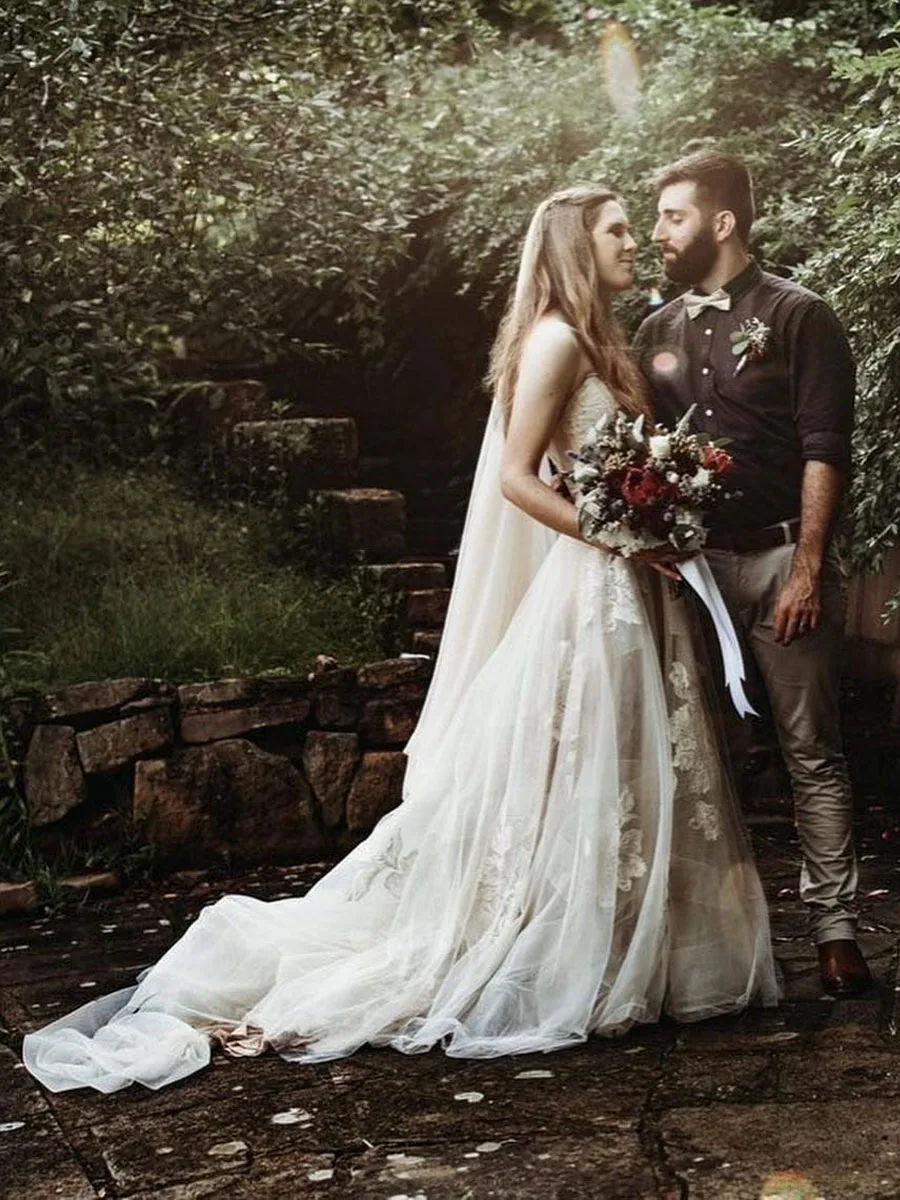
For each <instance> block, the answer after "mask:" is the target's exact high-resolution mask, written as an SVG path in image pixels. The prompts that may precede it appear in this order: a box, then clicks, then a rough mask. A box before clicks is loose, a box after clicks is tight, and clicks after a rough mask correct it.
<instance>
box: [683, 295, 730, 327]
mask: <svg viewBox="0 0 900 1200" xmlns="http://www.w3.org/2000/svg"><path fill="white" fill-rule="evenodd" d="M684 307H685V308H686V309H687V315H688V316H689V317H690V319H691V320H692V321H693V319H694V317H699V316H700V314H701V313H702V312H703V310H704V309H705V308H719V309H721V310H722V312H728V310H729V309H730V308H731V296H729V294H728V292H726V291H725V289H724V288H719V290H718V291H717V292H713V293H712V295H711V296H703V295H701V293H700V292H685V293H684Z"/></svg>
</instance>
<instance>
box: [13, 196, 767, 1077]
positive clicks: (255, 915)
mask: <svg viewBox="0 0 900 1200" xmlns="http://www.w3.org/2000/svg"><path fill="white" fill-rule="evenodd" d="M633 269H634V239H633V238H632V236H631V232H630V229H629V226H628V223H627V219H626V216H625V213H624V211H623V209H622V206H621V204H620V202H619V200H618V198H617V197H616V195H615V194H614V193H613V192H612V191H610V190H609V189H608V188H606V187H603V186H599V185H597V186H580V187H576V188H571V189H568V190H565V191H561V192H558V193H556V194H555V195H553V196H551V197H550V198H549V199H548V200H546V201H544V202H543V203H542V204H541V205H540V206H539V207H538V209H537V211H536V213H535V214H534V217H533V219H532V222H531V226H530V228H529V232H528V236H527V239H526V242H525V247H524V252H523V255H522V262H521V266H520V269H519V276H518V282H517V285H516V289H515V294H514V296H513V298H512V301H511V303H510V306H509V309H508V311H507V314H506V317H505V319H504V322H503V325H502V327H501V330H500V334H499V336H498V338H497V342H496V344H495V346H494V350H493V356H492V362H491V373H490V377H491V382H492V384H493V386H494V390H495V399H494V406H493V410H492V412H491V417H490V420H489V423H488V428H487V432H486V434H485V438H484V443H483V446H482V451H481V457H480V459H479V464H478V469H477V472H476V477H475V483H474V488H473V492H472V498H471V500H470V505H469V511H468V516H467V518H466V527H465V532H464V536H463V542H462V547H461V553H460V562H459V569H458V572H457V581H456V585H455V588H454V592H453V597H452V601H451V605H450V611H449V616H448V622H447V627H446V631H445V636H444V640H443V644H442V647H441V652H440V656H439V658H438V662H437V666H436V671H435V677H434V680H433V683H432V686H431V689H430V691H429V695H428V699H427V701H426V704H425V708H424V711H423V713H422V717H421V721H420V723H419V726H418V728H417V730H416V732H415V734H414V736H413V738H412V740H411V742H410V744H409V746H408V748H407V754H408V756H409V767H408V772H407V777H406V783H405V794H404V802H403V804H402V805H401V806H400V807H399V808H398V809H396V810H395V811H394V812H392V813H390V814H389V815H388V816H386V817H385V818H384V819H383V820H382V821H381V822H380V824H379V825H378V826H377V827H376V829H375V830H374V832H373V833H372V834H371V835H370V837H369V838H368V839H367V840H366V841H365V842H364V843H363V844H362V845H360V846H359V847H357V849H356V850H354V851H353V852H352V853H351V854H349V855H348V856H347V857H346V858H345V859H344V860H343V861H342V862H340V863H339V864H338V865H337V866H336V867H334V868H333V869H332V870H331V871H330V872H329V873H328V874H327V875H326V876H325V877H324V878H323V879H322V880H320V882H319V883H318V884H316V886H315V887H314V888H313V889H312V890H311V891H310V892H309V893H308V894H307V895H306V896H305V897H302V898H292V899H287V900H278V901H273V902H269V903H266V902H263V901H260V900H256V899H253V898H251V897H248V896H225V897H224V898H223V899H221V900H219V901H218V902H217V903H215V904H213V905H211V906H209V907H208V908H207V909H205V910H204V911H203V912H202V913H201V915H200V916H199V918H198V919H197V920H196V921H195V923H194V924H193V925H192V926H191V927H190V928H189V929H188V930H187V931H186V933H185V934H184V935H183V937H182V938H181V939H180V940H179V941H178V942H177V943H176V944H175V945H174V946H173V947H172V948H171V949H170V950H169V951H168V952H167V953H166V954H165V955H164V956H163V957H162V958H161V959H160V961H159V962H158V963H157V964H156V965H155V966H153V967H151V968H149V969H148V970H146V971H145V972H144V973H143V974H142V976H141V977H140V978H139V982H138V984H137V986H136V987H132V988H128V989H126V990H124V991H120V992H116V993H114V994H113V995H110V996H107V997H104V998H101V999H99V1000H96V1001H94V1002H92V1003H90V1004H87V1005H85V1006H84V1007H83V1008H80V1009H78V1010H77V1011H76V1012H74V1013H72V1014H70V1015H69V1016H66V1017H64V1018H62V1019H61V1020H58V1021H56V1022H54V1023H53V1024H51V1025H48V1026H47V1027H46V1028H44V1029H41V1030H38V1031H37V1032H35V1033H32V1034H29V1035H28V1036H27V1037H26V1038H25V1042H24V1051H23V1056H24V1061H25V1065H26V1067H27V1068H28V1070H29V1071H31V1073H32V1074H33V1075H35V1076H36V1077H37V1078H38V1079H39V1080H40V1081H41V1082H42V1083H44V1084H45V1085H46V1086H47V1087H48V1088H50V1089H51V1090H53V1091H62V1090H64V1089H68V1088H76V1087H82V1086H89V1087H94V1088H97V1089H99V1090H100V1091H104V1092H111V1091H114V1090H116V1089H118V1088H121V1087H125V1086H126V1085H128V1084H129V1083H132V1082H135V1081H137V1082H139V1083H142V1084H144V1085H145V1086H147V1087H151V1088H158V1087H162V1086H163V1085H165V1084H168V1083H172V1082H173V1081H174V1080H177V1079H180V1078H182V1077H184V1076H186V1075H188V1074H190V1073H191V1072H192V1071H196V1070H199V1069H200V1068H202V1067H203V1066H205V1065H206V1064H207V1063H208V1062H209V1058H210V1052H211V1046H212V1045H213V1044H216V1043H218V1044H220V1045H221V1046H222V1047H224V1049H225V1051H226V1052H228V1053H231V1054H235V1055H245V1054H258V1053H261V1052H262V1051H264V1050H267V1049H273V1050H275V1051H277V1052H278V1053H279V1054H280V1055H282V1056H283V1057H284V1058H286V1059H290V1060H292V1061H297V1062H315V1061H321V1060H324V1059H330V1058H336V1057H340V1056H342V1055H347V1054H350V1053H352V1052H353V1051H354V1050H356V1049H357V1048H358V1047H360V1046H362V1045H364V1044H365V1043H370V1044H372V1045H376V1046H393V1047H394V1048H396V1049H397V1050H401V1051H403V1052H404V1053H407V1054H411V1053H416V1052H419V1051H424V1050H427V1049H429V1048H430V1047H432V1046H434V1045H435V1044H436V1043H440V1044H442V1045H443V1047H444V1049H445V1050H446V1052H447V1053H448V1054H451V1055H456V1056H460V1057H471V1058H476V1057H488V1056H491V1055H499V1054H523V1053H528V1052H532V1051H536V1050H552V1049H556V1048H558V1047H562V1046H567V1045H572V1044H575V1043H578V1042H582V1041H584V1039H585V1038H586V1037H587V1036H588V1035H589V1034H592V1033H595V1034H617V1033H621V1032H622V1031H624V1030H626V1029H628V1028H629V1027H630V1026H631V1025H633V1024H634V1023H635V1022H641V1021H654V1020H656V1019H657V1018H658V1017H659V1016H660V1014H661V1013H662V1012H663V1011H665V1012H667V1013H669V1014H670V1015H671V1016H673V1017H674V1018H676V1019H677V1020H679V1021H695V1020H699V1019H701V1018H704V1017H711V1016H714V1015H716V1014H719V1013H725V1012H731V1011H734V1010H738V1009H741V1008H743V1007H744V1006H745V1005H747V1004H749V1003H750V1002H751V1001H756V1002H760V1003H763V1004H774V1003H776V1002H777V998H778V989H777V984H776V980H775V972H774V967H773V960H772V953H771V945H770V939H769V928H768V918H767V911H766V906H765V901H764V898H763V894H762V889H761V887H760V883H759V878H758V876H757V873H756V869H755V866H754V864H753V861H752V857H751V854H750V851H749V848H748V845H747V842H746V839H745V836H744V833H743V830H742V827H741V824H740V819H739V816H738V812H737V808H736V804H735V799H734V795H733V793H732V789H731V785H730V783H729V779H728V775H727V772H726V769H725V767H724V764H723V757H722V754H721V752H720V749H719V746H718V745H717V742H716V734H715V732H714V725H713V722H712V720H711V714H710V709H709V707H708V704H707V700H706V698H705V696H704V693H703V689H702V686H701V675H700V671H699V667H698V663H697V658H696V648H695V639H694V635H693V633H692V628H691V622H690V614H689V610H688V608H687V603H686V601H685V600H682V599H675V598H674V597H673V595H672V594H671V589H670V588H669V587H668V585H667V584H666V582H665V580H663V579H662V578H661V577H660V572H665V571H667V570H671V567H670V566H668V565H667V564H666V562H665V561H661V560H660V559H659V556H658V555H653V554H644V555H643V556H637V557H636V558H631V559H628V560H626V559H624V558H622V557H620V556H618V555H617V554H614V553H612V552H610V551H608V550H606V549H604V548H603V547H602V546H596V545H590V544H588V543H586V542H585V541H584V540H582V538H581V536H580V534H579V532H578V527H577V519H576V509H575V507H574V506H573V505H572V504H571V503H569V501H568V500H567V499H565V498H564V497H563V496H561V495H560V494H558V493H557V492H556V491H554V490H553V489H552V487H550V486H548V484H547V483H546V482H544V479H543V477H542V474H541V470H540V464H541V462H542V461H543V460H544V458H545V456H546V455H547V454H549V456H550V457H551V458H552V460H553V461H554V462H555V463H556V464H557V465H558V466H563V465H564V464H565V463H566V461H567V459H566V451H567V450H568V449H570V448H577V447H578V446H579V445H580V444H581V442H582V441H583V438H584V435H585V433H586V432H587V430H588V429H589V427H590V426H591V425H592V424H593V423H594V422H595V421H597V420H598V418H600V417H601V416H602V415H603V414H605V413H609V412H612V411H613V410H614V408H615V406H619V407H620V408H622V409H624V410H626V411H628V412H633V413H637V412H640V411H643V410H644V403H645V402H644V399H643V396H642V392H641V387H640V383H639V379H638V375H637V372H636V370H635V367H634V366H633V364H632V362H631V360H630V359H629V356H628V353H627V350H626V348H625V343H624V339H623V336H622V334H621V332H620V330H619V327H618V325H617V324H616V322H615V319H614V317H613V315H612V307H611V301H612V297H613V295H614V294H615V293H617V292H620V291H622V290H623V289H625V288H627V287H628V286H629V285H630V284H631V282H632V276H633ZM560 535H561V536H560ZM654 567H656V568H657V569H656V570H654V569H653V568H654Z"/></svg>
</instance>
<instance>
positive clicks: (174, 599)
mask: <svg viewBox="0 0 900 1200" xmlns="http://www.w3.org/2000/svg"><path fill="white" fill-rule="evenodd" d="M284 544H285V538H284V527H283V517H280V516H278V515H277V514H276V513H274V512H272V511H269V510H268V509H267V508H265V507H262V506H258V505H249V504H235V503H231V504H228V505H224V504H223V505H214V504H208V503H205V502H202V501H200V500H198V499H197V498H196V497H194V496H192V495H191V494H190V493H189V492H187V491H186V490H185V489H184V488H183V487H181V486H179V484H178V483H177V482H176V481H175V480H174V479H172V478H170V477H168V476H167V475H166V474H164V473H162V472H161V471H158V470H145V471H142V472H134V471H124V470H115V471H112V470H110V471H106V472H104V473H102V474H99V475H96V474H94V475H92V474H89V473H87V472H86V471H85V470H84V469H76V468H68V469H66V470H61V471H58V472H56V473H51V472H49V471H48V470H46V469H43V470H42V471H40V472H38V473H32V474H31V475H30V476H29V477H28V478H24V477H23V476H22V474H21V472H20V473H18V474H17V476H15V477H12V478H7V479H5V480H4V481H3V482H2V483H0V564H2V566H3V568H4V569H5V570H6V571H7V572H8V573H9V575H10V577H11V579H12V580H13V586H12V587H10V588H8V589H7V590H6V591H5V592H3V593H2V594H0V606H2V607H0V629H4V630H9V629H12V630H16V631H17V632H16V633H15V634H14V635H13V636H12V638H11V636H10V635H9V634H6V635H5V637H4V642H5V644H6V646H7V647H9V646H10V645H14V646H15V647H16V648H17V649H21V650H25V651H28V652H29V655H30V656H29V657H27V658H26V657H22V656H15V658H14V659H12V660H11V665H10V667H9V670H10V673H12V674H13V675H14V677H15V679H16V682H20V683H28V682H30V683H34V684H38V685H41V686H58V685H63V684H66V683H74V682H80V681H82V680H86V679H102V678H115V677H117V676H124V675H151V676H158V677H162V678H165V679H168V680H171V681H173V682H178V681H184V680H192V679H201V678H209V677H215V676H218V675H224V674H238V675H240V674H253V673H258V672H270V671H282V672H294V671H304V670H306V669H308V668H309V666H310V665H311V663H312V661H313V659H314V657H315V655H316V654H319V653H327V654H333V655H334V656H335V657H336V658H338V659H339V660H340V661H341V662H343V663H347V664H352V663H356V662H361V661H365V660H366V659H373V658H378V657H381V656H383V655H384V654H385V653H388V652H390V651H391V650H392V649H393V647H392V646H391V644H390V637H391V635H390V626H391V615H392V598H391V597H390V596H386V595H384V594H379V593H378V592H376V591H373V590H372V588H371V587H370V586H368V585H366V584H364V583H363V582H362V580H361V579H360V577H359V576H358V575H354V574H351V575H349V576H344V577H343V578H332V577H327V576H324V575H321V574H318V573H316V572H314V571H313V572H310V571H307V570H304V569H302V568H301V567H299V566H297V565H295V564H291V563H290V562H286V561H285V557H284V553H283V550H282V547H283V546H284ZM2 648H3V647H0V649H2Z"/></svg>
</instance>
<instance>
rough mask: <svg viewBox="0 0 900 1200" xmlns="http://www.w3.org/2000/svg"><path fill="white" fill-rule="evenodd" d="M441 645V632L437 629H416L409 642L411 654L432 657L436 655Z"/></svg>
mask: <svg viewBox="0 0 900 1200" xmlns="http://www.w3.org/2000/svg"><path fill="white" fill-rule="evenodd" d="M440 645H441V631H440V630H439V629H417V630H416V631H415V632H414V633H413V635H412V639H411V641H410V646H411V647H412V650H413V653H415V654H428V655H429V656H431V657H433V656H434V655H436V654H437V652H438V650H439V649H440Z"/></svg>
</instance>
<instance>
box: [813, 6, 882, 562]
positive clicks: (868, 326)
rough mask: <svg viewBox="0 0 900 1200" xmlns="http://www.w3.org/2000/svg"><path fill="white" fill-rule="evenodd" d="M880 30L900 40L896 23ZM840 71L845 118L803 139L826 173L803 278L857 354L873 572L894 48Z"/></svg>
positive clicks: (863, 530)
mask: <svg viewBox="0 0 900 1200" xmlns="http://www.w3.org/2000/svg"><path fill="white" fill-rule="evenodd" d="M886 33H887V34H889V35H892V36H893V39H894V41H895V42H896V41H900V24H897V25H895V26H893V27H892V28H891V29H890V30H888V31H886ZM885 40H887V38H886V39H885ZM838 69H839V72H840V74H841V75H843V76H844V77H845V78H847V79H849V80H850V81H851V91H850V93H849V95H848V103H847V106H846V114H845V115H844V116H843V118H842V119H840V120H838V119H835V120H833V121H831V122H829V123H828V124H827V125H824V126H822V127H820V128H819V129H817V130H815V131H814V132H813V133H811V134H810V135H809V136H808V137H806V138H804V139H803V140H802V142H801V143H800V145H801V147H802V149H803V151H804V153H809V152H812V153H813V154H815V155H816V156H821V155H822V154H823V153H824V154H826V155H827V157H828V161H829V164H830V167H831V174H830V179H829V181H828V189H827V192H826V190H825V189H824V188H820V189H818V193H815V192H814V193H813V194H812V196H811V199H812V201H813V202H815V201H816V200H818V202H819V203H820V204H822V205H823V207H826V208H827V211H828V212H829V227H828V237H827V240H826V241H825V242H824V244H823V245H822V246H821V248H820V249H818V250H817V251H816V253H814V254H813V255H811V257H810V258H809V260H808V261H807V263H806V264H805V266H804V269H803V271H802V272H801V274H800V278H801V280H802V281H803V282H804V283H807V284H808V285H809V286H810V287H813V288H816V289H818V290H820V291H822V292H824V293H825V294H826V295H827V296H828V297H829V298H830V299H831V300H832V301H833V302H834V304H835V305H836V307H837V308H838V310H839V311H840V312H841V314H842V316H843V318H844V321H845V323H846V326H847V329H848V332H849V335H850V338H851V341H852V343H853V346H854V349H855V351H856V354H857V358H858V364H859V370H860V392H859V406H858V415H857V428H856V444H855V449H856V474H855V479H854V483H853V491H852V497H851V505H850V509H851V515H852V528H853V542H854V545H853V549H854V552H855V557H856V559H857V561H858V562H860V563H861V564H864V565H867V566H872V567H874V568H876V569H877V568H878V567H880V565H881V562H882V559H883V555H884V553H885V551H887V550H888V549H890V548H891V546H893V545H896V543H897V542H898V541H900V504H898V480H900V443H898V440H897V436H896V427H897V416H898V396H900V120H898V118H900V49H898V48H897V47H896V45H895V46H893V47H892V48H890V49H887V50H885V51H882V52H878V53H874V54H872V55H869V56H865V57H859V56H856V55H848V56H847V57H846V59H845V60H843V61H842V62H839V64H838Z"/></svg>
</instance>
